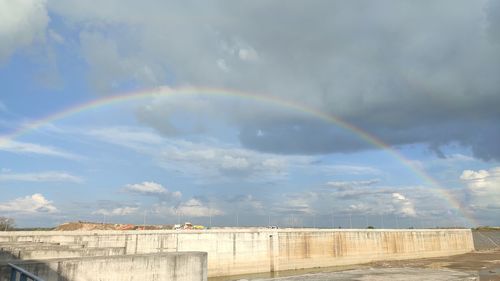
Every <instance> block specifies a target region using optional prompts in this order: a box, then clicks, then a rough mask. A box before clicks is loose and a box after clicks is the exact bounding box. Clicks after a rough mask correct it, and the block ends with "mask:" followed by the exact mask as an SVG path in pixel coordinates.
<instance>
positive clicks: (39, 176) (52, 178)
mask: <svg viewBox="0 0 500 281" xmlns="http://www.w3.org/2000/svg"><path fill="white" fill-rule="evenodd" d="M0 181H28V182H73V183H82V182H83V179H82V178H80V177H77V176H74V175H71V174H69V173H66V172H58V171H49V172H40V173H11V172H2V173H0Z"/></svg>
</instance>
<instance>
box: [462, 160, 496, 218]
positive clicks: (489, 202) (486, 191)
mask: <svg viewBox="0 0 500 281" xmlns="http://www.w3.org/2000/svg"><path fill="white" fill-rule="evenodd" d="M460 179H461V180H462V181H463V182H464V183H465V185H466V187H467V192H468V194H469V196H470V200H471V202H470V203H471V205H472V207H473V208H491V207H493V208H499V207H500V167H494V168H491V169H489V170H478V171H473V170H464V171H463V172H462V175H461V176H460Z"/></svg>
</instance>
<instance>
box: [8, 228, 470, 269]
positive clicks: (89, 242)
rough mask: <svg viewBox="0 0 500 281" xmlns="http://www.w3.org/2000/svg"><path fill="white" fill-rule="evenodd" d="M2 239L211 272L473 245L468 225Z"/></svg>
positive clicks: (422, 254)
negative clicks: (188, 257) (187, 261)
mask: <svg viewBox="0 0 500 281" xmlns="http://www.w3.org/2000/svg"><path fill="white" fill-rule="evenodd" d="M2 242H3V243H19V242H42V243H44V244H45V243H58V244H60V246H64V245H73V246H74V245H79V246H81V247H83V248H92V249H95V248H107V249H111V248H120V249H121V250H114V251H109V250H108V251H105V252H106V253H107V254H109V255H113V253H115V252H120V253H122V254H123V253H124V254H125V255H136V254H147V253H164V252H181V251H201V252H207V253H208V276H209V277H212V276H227V275H236V274H247V273H258V272H269V271H278V270H289V269H301V268H314V267H326V266H336V265H347V264H357V263H366V262H371V261H377V260H394V259H413V258H426V257H438V256H448V255H456V254H462V253H466V252H470V251H473V250H474V244H473V239H472V233H471V231H470V230H468V229H451V230H448V229H447V230H444V229H443V230H401V229H398V230H383V229H380V230H365V229H364V230H354V229H353V230H344V229H325V230H319V229H279V230H267V229H238V230H234V229H231V230H229V229H228V230H202V231H193V230H190V231H168V230H162V231H86V232H83V231H82V232H80V231H76V232H69V231H68V232H64V231H48V232H10V233H0V244H1V243H2ZM79 253H83V251H79ZM37 254H38V255H40V253H37ZM38 257H39V256H38Z"/></svg>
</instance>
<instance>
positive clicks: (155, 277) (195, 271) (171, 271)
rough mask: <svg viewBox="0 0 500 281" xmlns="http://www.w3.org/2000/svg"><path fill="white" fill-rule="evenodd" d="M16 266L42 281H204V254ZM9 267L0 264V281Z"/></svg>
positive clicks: (5, 278) (4, 279) (52, 261)
mask: <svg viewBox="0 0 500 281" xmlns="http://www.w3.org/2000/svg"><path fill="white" fill-rule="evenodd" d="M15 264H16V265H17V266H20V267H22V268H23V269H25V270H26V271H28V272H30V273H33V274H35V275H36V276H38V277H40V278H43V279H44V280H46V281H96V280H99V281H116V280H120V281H134V280H147V281H206V280H207V253H203V252H182V253H155V254H141V255H119V256H108V257H105V256H100V257H85V258H66V259H47V260H33V261H17V262H15ZM9 269H10V268H9V266H8V265H6V264H0V281H8V280H10V278H9Z"/></svg>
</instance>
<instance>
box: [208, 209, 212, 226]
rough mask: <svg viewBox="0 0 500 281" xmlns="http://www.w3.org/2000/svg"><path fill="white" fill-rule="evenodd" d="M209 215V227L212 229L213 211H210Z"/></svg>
mask: <svg viewBox="0 0 500 281" xmlns="http://www.w3.org/2000/svg"><path fill="white" fill-rule="evenodd" d="M208 214H209V216H210V220H209V224H208V225H209V226H210V228H212V209H210V210H209V212H208Z"/></svg>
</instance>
